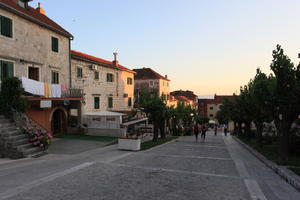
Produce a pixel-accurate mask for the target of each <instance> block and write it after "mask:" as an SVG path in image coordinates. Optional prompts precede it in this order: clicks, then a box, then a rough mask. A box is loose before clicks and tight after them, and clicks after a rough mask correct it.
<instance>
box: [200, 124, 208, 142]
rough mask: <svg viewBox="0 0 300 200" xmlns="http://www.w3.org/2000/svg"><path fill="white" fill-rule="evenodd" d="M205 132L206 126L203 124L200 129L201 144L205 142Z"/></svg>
mask: <svg viewBox="0 0 300 200" xmlns="http://www.w3.org/2000/svg"><path fill="white" fill-rule="evenodd" d="M206 131H207V126H206V124H203V125H202V127H201V139H202V142H204V141H205V136H206Z"/></svg>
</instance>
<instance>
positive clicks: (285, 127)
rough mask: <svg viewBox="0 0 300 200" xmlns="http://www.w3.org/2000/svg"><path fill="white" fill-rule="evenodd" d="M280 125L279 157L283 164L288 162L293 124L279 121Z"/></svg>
mask: <svg viewBox="0 0 300 200" xmlns="http://www.w3.org/2000/svg"><path fill="white" fill-rule="evenodd" d="M278 126H279V127H278V136H279V158H280V162H282V164H286V163H287V162H288V159H289V135H290V127H291V125H290V123H288V122H285V121H279V123H278Z"/></svg>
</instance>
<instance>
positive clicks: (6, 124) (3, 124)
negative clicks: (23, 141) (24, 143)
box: [0, 122, 16, 128]
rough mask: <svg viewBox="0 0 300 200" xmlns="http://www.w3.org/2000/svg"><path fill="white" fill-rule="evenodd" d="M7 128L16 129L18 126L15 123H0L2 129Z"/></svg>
mask: <svg viewBox="0 0 300 200" xmlns="http://www.w3.org/2000/svg"><path fill="white" fill-rule="evenodd" d="M7 127H16V126H15V125H14V124H13V123H9V122H6V123H1V122H0V128H7Z"/></svg>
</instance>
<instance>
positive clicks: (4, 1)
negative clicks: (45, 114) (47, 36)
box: [0, 0, 73, 38]
mask: <svg viewBox="0 0 300 200" xmlns="http://www.w3.org/2000/svg"><path fill="white" fill-rule="evenodd" d="M0 8H3V9H5V10H7V11H9V12H12V13H14V14H16V15H19V16H21V17H23V18H24V19H27V20H29V21H32V22H34V23H36V24H38V25H40V26H43V27H45V28H48V29H50V30H52V31H55V32H57V33H59V34H61V35H64V36H66V37H69V38H72V37H73V36H72V34H71V33H69V32H68V31H66V30H65V29H64V28H62V27H61V26H60V25H58V24H57V23H55V22H54V21H53V20H51V19H50V18H49V17H47V16H46V15H43V14H41V13H40V12H39V11H37V10H36V9H34V8H33V7H31V6H28V8H22V7H20V6H19V5H18V4H17V3H16V2H15V1H12V0H0Z"/></svg>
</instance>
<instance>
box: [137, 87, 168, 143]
mask: <svg viewBox="0 0 300 200" xmlns="http://www.w3.org/2000/svg"><path fill="white" fill-rule="evenodd" d="M139 106H140V108H141V109H142V110H143V111H144V112H145V113H146V114H147V116H148V117H149V119H150V120H151V121H152V122H153V129H154V130H153V132H154V133H153V141H154V142H156V141H157V140H158V133H159V129H160V131H161V133H160V134H161V137H162V138H165V137H166V135H165V132H164V128H163V127H162V126H163V124H165V120H166V105H165V103H164V100H163V99H162V98H160V97H159V96H158V95H157V94H156V93H149V92H141V94H140V99H139Z"/></svg>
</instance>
